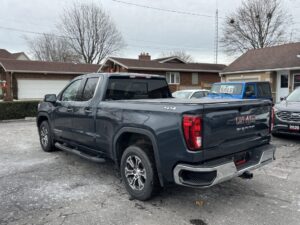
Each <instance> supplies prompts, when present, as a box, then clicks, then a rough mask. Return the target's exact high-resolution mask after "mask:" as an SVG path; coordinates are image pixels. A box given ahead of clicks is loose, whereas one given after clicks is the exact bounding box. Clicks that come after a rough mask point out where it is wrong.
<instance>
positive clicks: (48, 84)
mask: <svg viewBox="0 0 300 225" xmlns="http://www.w3.org/2000/svg"><path fill="white" fill-rule="evenodd" d="M17 83H18V99H42V98H44V96H45V94H58V93H59V92H60V91H61V90H62V89H63V88H64V87H65V86H66V85H67V84H68V83H69V80H37V79H17Z"/></svg>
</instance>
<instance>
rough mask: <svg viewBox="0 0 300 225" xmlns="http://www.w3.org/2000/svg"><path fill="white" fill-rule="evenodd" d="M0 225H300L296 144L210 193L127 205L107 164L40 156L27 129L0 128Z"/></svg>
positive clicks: (287, 141) (25, 125)
mask: <svg viewBox="0 0 300 225" xmlns="http://www.w3.org/2000/svg"><path fill="white" fill-rule="evenodd" d="M0 134H1V135H0V224H72V225H74V224H87V225H91V224H132V225H133V224H143V225H150V224H163V225H165V224H166V225H167V224H170V225H175V224H178V225H181V224H194V225H205V224H208V225H215V224H222V225H223V224H230V225H233V224H238V225H240V224H251V225H252V224H258V225H261V224H270V225H276V224H280V225H281V224H295V225H299V224H300V140H299V139H296V138H287V137H284V138H274V139H273V143H274V144H276V145H277V147H278V148H277V160H276V161H275V162H274V163H273V164H272V165H268V166H266V167H264V168H262V169H260V170H258V171H256V172H255V173H254V178H253V179H252V180H242V179H240V178H235V179H233V180H232V181H229V182H226V183H223V184H220V185H217V186H215V187H213V188H210V189H205V190H195V189H190V188H184V187H173V188H169V189H167V190H164V191H162V192H161V193H160V194H159V195H158V196H157V197H155V198H154V199H152V200H150V201H147V202H140V201H136V200H129V198H128V195H127V193H126V191H125V189H124V188H123V185H122V183H121V181H120V179H119V177H118V174H117V173H116V171H115V170H114V169H113V166H112V164H111V163H105V164H96V163H92V162H89V161H86V160H84V159H81V158H78V157H77V156H74V155H70V154H67V153H65V152H62V151H58V152H54V153H45V152H43V151H42V150H41V148H40V144H39V141H38V134H37V129H36V127H35V123H34V122H9V123H0Z"/></svg>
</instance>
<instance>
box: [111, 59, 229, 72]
mask: <svg viewBox="0 0 300 225" xmlns="http://www.w3.org/2000/svg"><path fill="white" fill-rule="evenodd" d="M110 59H111V60H114V61H116V62H118V63H120V64H122V65H124V66H126V68H127V69H131V70H168V69H170V70H178V71H199V72H201V71H214V72H220V71H222V70H223V69H224V68H225V67H226V65H223V64H210V63H186V64H184V63H160V62H158V61H156V60H149V61H147V60H138V59H128V58H117V57H110V58H108V60H110Z"/></svg>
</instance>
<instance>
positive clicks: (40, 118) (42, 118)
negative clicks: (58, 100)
mask: <svg viewBox="0 0 300 225" xmlns="http://www.w3.org/2000/svg"><path fill="white" fill-rule="evenodd" d="M45 120H47V121H48V122H49V126H50V127H51V124H50V118H49V115H48V114H47V113H43V112H40V113H39V114H38V116H37V119H36V123H37V126H38V128H39V127H40V125H41V123H42V122H43V121H45Z"/></svg>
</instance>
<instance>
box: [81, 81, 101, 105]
mask: <svg viewBox="0 0 300 225" xmlns="http://www.w3.org/2000/svg"><path fill="white" fill-rule="evenodd" d="M98 80H99V78H98V77H92V78H88V79H87V81H86V83H85V86H84V89H83V93H82V96H81V100H82V101H88V100H90V99H92V98H93V96H94V93H95V90H96V86H97V83H98Z"/></svg>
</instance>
